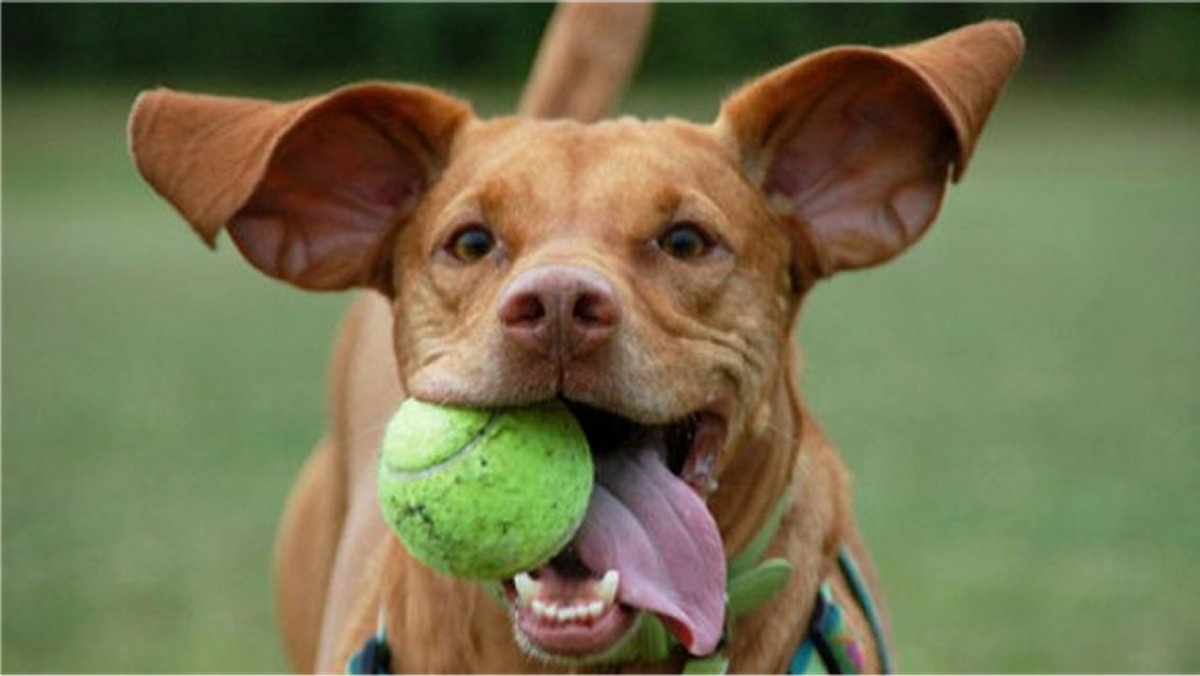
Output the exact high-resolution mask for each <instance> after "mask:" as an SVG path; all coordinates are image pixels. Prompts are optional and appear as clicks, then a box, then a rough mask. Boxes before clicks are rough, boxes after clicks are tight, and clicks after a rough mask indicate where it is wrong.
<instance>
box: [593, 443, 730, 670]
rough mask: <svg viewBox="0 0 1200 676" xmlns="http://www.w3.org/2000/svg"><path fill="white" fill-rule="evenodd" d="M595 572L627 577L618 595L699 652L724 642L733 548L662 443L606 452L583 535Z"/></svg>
mask: <svg viewBox="0 0 1200 676" xmlns="http://www.w3.org/2000/svg"><path fill="white" fill-rule="evenodd" d="M574 544H575V549H576V552H577V553H578V555H579V558H580V560H582V561H583V563H584V564H586V565H587V567H588V568H589V569H591V570H593V571H596V572H599V573H602V572H604V571H606V570H609V569H616V570H617V571H618V572H620V574H621V583H620V586H619V591H618V600H620V602H621V603H624V604H626V605H629V606H633V607H635V608H642V609H644V610H649V611H651V612H653V613H655V614H657V615H658V616H659V617H661V618H662V620H663V621H664V623H665V624H666V625H667V627H668V628H669V629H670V630H671V632H672V633H673V634H675V636H676V638H678V639H679V641H680V642H681V643H682V644H683V646H684V647H685V648H687V650H688V651H689V652H691V653H692V654H693V655H705V654H708V653H711V652H712V651H713V650H715V649H716V647H717V642H718V641H719V640H720V638H721V633H722V629H723V625H724V622H725V551H724V548H723V547H722V545H721V535H720V533H719V532H718V531H717V524H716V522H715V521H713V518H712V515H711V514H709V512H708V508H706V507H705V506H704V501H703V500H701V499H700V496H698V495H697V494H696V493H695V491H693V490H692V489H691V488H690V487H689V486H688V485H687V484H686V483H684V482H683V481H681V480H680V479H679V478H678V477H676V476H675V475H673V474H671V472H670V470H668V469H667V467H666V465H664V464H663V462H662V460H660V459H659V455H658V452H657V450H656V449H655V447H654V445H653V444H651V443H646V444H643V447H640V448H637V449H636V450H633V449H621V450H619V451H616V452H611V453H605V454H603V456H602V457H598V458H597V460H596V486H595V488H594V489H593V491H592V499H591V503H590V504H589V506H588V512H587V517H586V518H585V519H584V522H583V525H582V526H581V527H580V530H579V532H578V533H577V534H576V536H575V541H574Z"/></svg>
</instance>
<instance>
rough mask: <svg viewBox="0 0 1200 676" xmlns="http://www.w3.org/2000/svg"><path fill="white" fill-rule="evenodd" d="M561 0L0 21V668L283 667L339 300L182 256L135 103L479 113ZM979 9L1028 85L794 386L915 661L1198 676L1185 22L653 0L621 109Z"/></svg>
mask: <svg viewBox="0 0 1200 676" xmlns="http://www.w3.org/2000/svg"><path fill="white" fill-rule="evenodd" d="M550 10H551V8H550V7H549V6H546V5H521V6H509V5H375V4H348V5H327V4H305V5H225V4H222V5H203V6H198V5H86V4H85V5H13V4H7V3H6V4H4V5H3V8H2V10H0V11H2V23H3V212H2V215H3V428H2V434H3V485H2V491H3V543H2V544H3V548H2V551H3V554H2V556H3V618H2V619H3V624H2V634H3V642H2V646H0V647H2V650H3V653H2V660H3V661H2V663H0V667H2V668H3V670H5V671H10V672H11V671H20V672H47V671H49V672H56V671H72V672H95V671H101V672H174V671H208V672H228V671H237V672H255V671H281V670H285V669H286V665H285V664H284V661H283V658H282V656H281V651H280V648H279V644H278V641H277V638H276V632H275V627H274V616H273V612H274V611H273V605H272V604H273V601H272V593H271V577H270V557H271V550H272V546H273V544H272V543H273V538H274V528H275V525H276V522H277V519H278V516H279V512H280V509H281V506H282V503H283V500H284V498H285V495H286V492H287V490H288V487H289V485H290V482H291V480H292V478H293V476H294V473H295V472H296V470H297V469H298V467H299V464H300V463H301V461H302V460H303V458H304V457H305V455H306V453H307V452H308V450H309V448H310V447H311V445H312V443H313V441H314V440H315V439H316V438H317V436H318V435H319V434H320V432H321V429H322V424H323V418H324V397H325V392H324V377H325V371H326V357H327V353H328V348H329V341H330V338H331V337H332V335H333V333H334V330H335V326H336V323H337V321H338V317H339V315H340V313H341V311H342V309H343V308H344V306H345V304H346V302H347V300H348V296H346V295H312V294H304V293H299V292H296V291H293V290H290V289H288V288H286V287H284V286H283V285H281V284H278V283H275V282H272V281H270V280H267V279H266V278H263V277H261V276H259V275H258V274H256V273H255V272H253V271H251V270H250V268H249V266H247V265H245V264H243V263H242V262H241V261H240V259H239V258H238V257H237V255H236V253H235V252H233V250H232V249H233V247H231V246H229V245H228V244H227V243H225V242H222V246H221V247H220V250H219V251H218V253H217V254H212V253H210V252H208V251H206V250H205V249H204V247H203V246H201V245H200V243H199V241H198V240H197V239H196V237H195V236H193V235H192V234H191V233H190V232H189V231H188V229H187V228H186V226H185V225H184V224H183V223H182V222H181V221H180V219H179V218H178V217H177V216H176V215H175V214H174V213H173V212H172V211H171V210H170V209H169V208H168V207H167V206H166V205H165V204H164V203H162V202H160V201H159V200H157V199H156V198H155V197H154V195H153V194H152V193H151V191H150V190H149V188H147V187H146V186H145V185H143V184H142V183H141V181H140V180H139V179H138V177H137V176H136V173H135V171H134V170H133V168H132V166H131V164H130V162H129V159H128V157H127V155H126V150H125V140H124V136H123V135H124V118H125V115H126V113H127V110H128V107H129V104H130V103H131V101H132V99H133V97H134V96H135V95H136V93H137V91H139V90H140V89H142V88H146V87H151V86H156V85H160V84H166V85H170V86H173V87H176V88H181V89H192V90H207V91H214V92H220V93H227V94H240V95H253V96H262V97H288V96H296V95H302V94H308V93H314V92H319V91H322V90H325V89H329V88H331V87H333V86H336V85H338V84H341V83H344V82H347V81H353V80H360V79H368V78H384V79H396V80H412V81H421V82H425V83H429V84H436V85H439V86H444V87H447V88H449V89H451V90H452V91H454V92H456V93H458V94H460V95H463V96H466V97H469V98H471V99H473V100H474V101H475V102H476V105H477V108H478V109H479V110H481V111H483V112H484V113H489V114H495V113H502V112H504V111H506V110H508V109H510V108H511V107H512V105H513V103H514V101H515V100H516V95H517V92H518V90H519V87H520V81H521V80H522V78H523V76H524V73H525V70H526V68H527V65H528V62H529V60H530V59H531V57H532V55H533V52H534V50H535V48H536V44H537V40H538V36H539V35H540V32H541V29H542V26H543V24H544V22H545V20H546V18H547V17H548V16H549V13H550ZM985 17H1011V18H1016V19H1018V20H1019V21H1021V22H1022V24H1023V26H1024V28H1025V31H1026V36H1027V39H1028V45H1029V52H1028V57H1027V60H1026V63H1025V64H1024V66H1023V68H1022V71H1021V72H1020V73H1019V74H1018V77H1017V80H1016V83H1015V84H1014V85H1013V87H1012V88H1010V90H1009V92H1008V94H1007V95H1006V97H1005V98H1004V99H1003V100H1002V101H1001V104H1000V106H999V108H998V109H997V111H996V113H995V114H994V116H993V118H992V121H991V122H990V124H989V128H988V130H987V132H986V133H985V134H984V137H983V140H982V142H981V143H980V146H979V148H978V151H977V153H976V158H975V162H974V164H973V166H972V168H971V171H970V172H969V174H968V176H967V178H966V181H965V182H964V183H963V184H962V185H961V186H957V187H955V188H954V189H953V190H952V191H951V193H950V196H949V199H948V201H947V205H946V207H945V209H944V211H943V214H942V217H941V219H940V221H939V224H938V226H936V227H935V228H934V229H933V231H932V232H931V234H930V235H929V236H928V237H927V238H925V240H923V242H922V244H921V246H919V247H917V248H916V249H915V250H914V251H912V252H911V253H910V254H908V255H907V256H905V257H903V258H902V259H900V260H899V261H897V262H896V263H894V264H892V265H890V266H887V267H885V268H882V269H880V270H875V271H869V272H862V273H857V274H851V275H845V276H843V277H839V278H837V279H836V280H834V281H832V282H830V283H828V284H826V285H825V286H824V287H821V288H818V289H817V290H816V291H814V293H813V295H812V296H811V297H810V299H809V301H808V302H807V306H806V308H805V311H804V314H803V316H802V318H801V322H800V328H799V330H798V336H799V338H800V340H801V342H802V344H803V345H804V346H805V354H806V358H807V366H806V376H805V379H806V385H805V389H806V392H807V394H808V397H809V399H810V400H811V403H812V404H813V406H814V407H815V409H816V410H817V412H818V414H819V416H820V418H821V419H822V421H823V422H824V424H825V426H826V427H827V429H828V431H829V432H830V433H831V434H832V436H833V437H834V438H835V439H836V440H837V441H838V442H839V444H840V445H841V447H842V448H843V451H844V453H845V455H846V458H847V461H848V463H849V465H850V467H851V469H852V470H853V472H854V475H855V479H856V482H855V483H856V500H857V511H858V515H859V519H860V523H861V525H862V527H863V529H864V531H865V532H866V535H867V538H868V541H869V542H870V543H871V546H872V549H873V551H874V554H875V557H876V559H877V564H878V567H879V568H880V571H881V574H882V577H883V579H884V582H885V587H886V591H887V598H888V602H889V605H890V607H891V611H892V615H893V624H894V628H895V632H896V637H897V639H898V640H897V646H896V649H897V653H898V655H899V659H900V664H901V667H902V668H904V669H906V670H909V671H954V672H980V671H985V672H996V671H1003V672H1027V671H1039V672H1061V671H1086V672H1111V671H1119V672H1132V671H1154V672H1195V671H1200V641H1198V640H1197V630H1196V627H1197V626H1200V603H1198V602H1200V582H1197V577H1196V575H1195V571H1196V570H1197V564H1196V559H1197V557H1198V555H1200V518H1198V517H1200V509H1198V506H1200V500H1198V499H1197V497H1196V494H1197V489H1198V488H1200V338H1198V334H1200V302H1198V292H1200V216H1198V214H1200V115H1198V113H1200V105H1198V104H1200V47H1198V46H1197V45H1200V39H1198V38H1200V6H1197V5H1046V4H1025V5H1016V6H1006V5H999V6H997V5H983V4H974V5H951V4H937V5H853V6H841V5H802V6H797V5H786V4H774V5H755V6H745V5H742V6H735V5H703V6H693V5H669V6H664V7H662V8H661V9H660V11H659V13H658V14H657V16H656V22H655V27H654V30H653V34H652V37H651V43H650V47H649V49H648V51H647V54H646V61H645V66H644V69H643V74H642V77H641V78H640V79H639V80H638V81H637V82H636V83H635V85H634V87H633V89H632V91H631V93H630V96H629V97H628V98H627V100H626V102H625V104H624V106H623V110H625V111H627V112H632V113H635V114H641V115H660V114H666V113H671V114H679V115H683V116H685V117H692V118H694V119H700V120H704V119H709V118H710V117H711V116H712V114H713V112H714V111H715V109H716V102H717V101H718V100H719V98H720V96H721V95H723V94H724V93H726V92H728V91H729V89H730V88H731V87H732V86H734V85H735V84H736V83H738V82H740V81H742V80H744V79H746V78H748V77H750V76H751V75H753V74H755V73H756V72H759V71H762V70H764V69H766V68H769V67H772V66H774V65H777V64H780V63H783V62H785V61H788V60H790V59H792V58H793V57H795V56H797V55H799V54H802V53H805V52H808V51H811V50H814V49H817V48H820V47H824V46H828V45H830V44H836V43H842V42H860V43H896V42H903V41H907V40H912V39H916V38H921V37H925V36H928V35H932V34H934V33H936V32H939V31H941V30H944V29H948V28H951V27H954V26H957V25H959V24H962V23H966V22H969V21H973V20H976V19H980V18H985Z"/></svg>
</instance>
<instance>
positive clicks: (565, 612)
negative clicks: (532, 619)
mask: <svg viewBox="0 0 1200 676" xmlns="http://www.w3.org/2000/svg"><path fill="white" fill-rule="evenodd" d="M573 619H575V607H574V606H564V607H562V608H559V609H558V621H559V622H570V621H571V620H573Z"/></svg>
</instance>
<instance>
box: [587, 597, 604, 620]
mask: <svg viewBox="0 0 1200 676" xmlns="http://www.w3.org/2000/svg"><path fill="white" fill-rule="evenodd" d="M603 612H604V602H603V601H592V602H591V603H589V604H587V614H588V617H592V618H596V617H600V615H601V613H603Z"/></svg>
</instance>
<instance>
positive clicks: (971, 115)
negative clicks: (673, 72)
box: [131, 23, 1021, 657]
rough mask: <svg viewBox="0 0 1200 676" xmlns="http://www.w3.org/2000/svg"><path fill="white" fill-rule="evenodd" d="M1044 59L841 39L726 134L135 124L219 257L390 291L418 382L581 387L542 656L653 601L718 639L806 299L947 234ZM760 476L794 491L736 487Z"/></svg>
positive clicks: (750, 89) (532, 635)
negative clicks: (566, 531)
mask: <svg viewBox="0 0 1200 676" xmlns="http://www.w3.org/2000/svg"><path fill="white" fill-rule="evenodd" d="M1020 53H1021V38H1020V33H1019V31H1018V30H1017V29H1016V27H1015V26H1013V25H1011V24H1005V23H985V24H979V25H976V26H972V27H968V28H965V29H962V30H959V31H956V32H953V33H949V34H947V35H944V36H942V37H940V38H936V39H934V40H931V41H927V42H924V43H919V44H915V45H911V46H907V47H902V48H896V49H886V50H877V49H870V48H842V49H834V50H829V51H825V52H821V53H818V54H815V55H813V56H809V57H807V58H804V59H801V60H799V61H796V62H794V63H791V64H789V65H787V66H784V67H783V68H780V69H778V70H776V71H774V72H771V73H769V74H767V75H766V76H764V77H762V78H760V79H758V80H755V81H753V82H752V83H750V84H749V85H747V86H746V87H744V88H743V89H741V90H740V91H738V92H736V93H735V94H734V95H733V96H731V97H729V98H728V99H727V100H726V101H725V103H724V105H723V106H722V107H721V111H720V114H719V117H718V119H717V120H716V122H715V123H713V124H711V125H697V124H692V123H688V122H684V121H680V120H665V121H653V122H646V121H639V120H633V119H619V120H613V121H605V122H600V123H596V124H588V125H584V124H579V123H575V122H569V121H537V120H531V119H521V118H506V119H499V120H494V121H482V120H479V119H476V118H475V117H474V115H473V113H472V112H471V109H470V108H469V107H468V106H467V105H466V104H465V103H462V102H460V101H458V100H456V99H454V98H451V97H449V96H446V95H444V94H441V93H438V92H437V91H434V90H431V89H425V88H419V87H407V86H388V85H382V84H368V85H361V86H355V87H349V88H346V89H341V90H338V91H335V92H333V93H331V94H329V95H326V96H322V97H318V98H313V99H308V100H304V101H299V102H294V103H287V104H274V103H266V102H260V101H250V100H241V99H225V98H216V97H207V96H197V95H190V94H182V93H175V92H170V91H166V90H159V91H154V92H149V93H147V94H144V95H143V96H142V97H141V99H140V100H139V101H138V103H137V105H136V108H135V111H134V114H133V118H132V124H131V135H132V139H133V150H134V154H135V156H136V158H137V162H138V166H139V168H140V170H141V171H142V173H143V175H144V176H145V177H146V179H147V180H148V181H149V182H150V183H151V184H153V186H154V187H155V188H156V189H157V190H158V191H159V192H160V193H161V194H162V195H163V196H164V197H166V198H167V199H168V200H169V201H170V202H171V203H172V204H174V205H175V206H176V207H177V208H178V209H179V211H180V212H181V213H182V214H183V215H184V216H185V217H186V218H187V219H188V220H189V221H190V222H191V223H192V224H193V226H194V227H195V229H196V230H197V231H198V232H199V233H200V235H201V236H202V237H203V238H204V239H205V240H206V241H207V242H209V243H210V244H211V243H212V242H213V241H214V240H215V238H216V236H217V235H218V233H219V231H220V230H221V229H223V228H224V229H228V230H229V233H230V235H231V236H232V238H233V240H234V242H235V243H236V244H237V246H238V248H239V249H240V250H241V252H242V253H243V254H244V255H245V257H246V258H247V259H248V260H249V261H250V262H251V263H252V264H253V265H255V266H256V267H257V268H259V269H260V270H262V271H263V272H265V273H267V274H268V275H271V276H273V277H277V278H280V279H282V280H285V281H287V282H290V283H292V284H294V285H296V286H299V287H303V288H306V289H343V288H348V287H353V286H364V287H371V288H374V289H377V290H378V291H380V292H382V293H384V294H386V295H388V296H389V297H390V298H391V299H392V304H393V307H394V310H395V345H396V355H397V358H398V362H399V366H400V373H399V376H400V379H401V381H402V383H403V385H404V388H405V390H406V391H407V392H408V393H409V394H410V395H411V396H415V397H418V398H421V399H425V400H431V401H437V402H448V403H454V404H462V405H469V406H479V407H491V406H509V405H516V404H522V403H528V402H534V401H538V400H543V399H547V398H551V397H560V398H562V399H564V400H565V401H567V402H568V403H569V404H570V406H571V407H572V409H573V410H574V412H575V413H576V415H577V417H578V418H579V420H580V422H581V423H582V424H583V426H584V429H585V431H586V432H587V434H588V437H589V441H590V443H591V445H592V447H593V451H594V453H595V456H596V460H597V467H598V476H597V486H598V487H597V489H596V491H595V495H594V497H593V501H592V505H591V508H590V510H589V515H588V518H587V520H586V522H585V524H584V526H583V528H582V529H581V530H580V533H579V535H578V536H577V537H576V539H575V540H574V542H573V543H572V544H571V545H570V546H569V547H568V548H567V549H566V550H564V551H563V552H562V553H561V554H560V555H559V556H558V557H556V558H555V559H554V560H553V561H552V562H551V563H550V564H548V565H547V566H545V567H544V568H543V569H541V570H539V571H535V572H533V573H532V574H530V575H522V576H518V578H517V579H516V580H513V581H505V582H506V584H507V588H508V590H509V594H510V597H511V599H512V600H513V605H514V609H515V612H514V618H515V622H516V625H517V627H518V636H519V637H520V638H521V640H523V641H524V642H525V643H526V644H527V646H528V647H529V648H530V649H531V650H533V651H535V652H538V653H542V654H546V655H555V656H576V657H578V656H595V655H597V654H602V653H604V652H605V651H607V650H609V649H611V648H612V647H613V646H615V645H617V644H618V643H619V642H620V639H621V637H622V636H624V635H626V634H627V633H628V632H629V628H630V626H631V625H632V624H634V618H635V617H636V616H637V615H638V613H640V612H642V611H651V612H652V613H653V614H655V615H656V616H658V617H660V618H661V619H662V620H663V621H664V622H665V624H666V626H667V627H668V628H669V629H670V630H671V631H672V633H674V634H675V635H676V637H677V638H678V639H679V640H680V642H681V643H682V644H683V645H684V646H685V647H686V648H687V649H688V650H690V651H691V652H693V653H696V654H703V653H706V652H709V651H711V650H712V649H713V648H714V647H715V645H716V644H717V642H718V640H719V638H720V635H721V633H722V628H723V614H724V603H725V599H724V585H725V573H724V571H725V569H724V560H725V557H726V556H727V555H730V554H733V553H735V552H736V550H737V549H738V548H740V547H741V546H742V545H743V544H744V543H745V540H746V539H747V536H748V533H749V532H751V531H752V530H753V529H746V528H744V527H743V528H742V529H741V530H737V529H736V528H735V524H738V523H745V522H752V523H753V524H755V527H757V525H758V524H761V523H762V520H763V517H764V516H765V513H766V511H769V509H767V508H769V506H770V505H771V504H772V503H773V502H774V501H775V499H776V498H778V496H779V495H780V492H781V491H782V490H783V485H784V484H785V483H786V481H787V477H788V475H789V474H790V469H791V462H792V458H793V456H794V454H795V452H796V444H795V437H796V428H797V427H798V425H799V420H798V419H796V413H795V411H794V408H793V399H792V397H793V396H794V393H791V392H789V391H788V385H787V382H788V380H787V378H785V377H784V374H785V373H786V371H787V370H788V367H789V366H790V357H789V354H790V349H791V347H790V346H791V341H790V338H789V334H790V330H791V327H792V324H793V322H794V320H795V315H796V312H797V309H798V307H799V305H800V300H801V298H802V296H803V294H804V293H805V292H806V291H807V290H808V289H809V288H810V287H811V286H812V285H813V284H814V282H815V281H817V280H818V279H821V278H824V277H828V276H829V275H831V274H833V273H835V272H837V271H839V270H846V269H854V268H862V267H867V266H872V265H876V264H878V263H882V262H884V261H887V260H889V259H891V258H892V257H894V256H896V255H897V254H899V253H900V252H901V251H903V250H904V249H905V248H907V247H908V246H909V245H911V244H912V243H913V242H914V241H916V240H917V239H918V238H919V237H920V236H921V235H922V234H923V233H924V232H925V230H926V229H927V228H928V227H929V225H930V223H931V222H932V221H933V220H934V217H935V216H936V214H937V212H938V209H939V206H940V204H941V201H942V197H943V193H944V191H945V188H946V184H947V182H948V181H949V180H951V179H957V178H958V177H959V176H961V175H962V173H963V171H964V169H965V168H966V164H967V160H968V158H969V157H970V155H971V151H972V148H973V145H974V141H975V139H976V137H977V135H978V133H979V132H980V130H981V128H982V126H983V123H984V121H985V119H986V117H987V115H988V113H989V111H990V110H991V108H992V105H993V104H994V102H995V100H996V98H997V96H998V95H999V93H1000V91H1001V89H1002V88H1003V86H1004V83H1005V81H1006V80H1007V78H1008V76H1009V75H1010V74H1011V72H1012V70H1013V68H1014V66H1015V64H1016V62H1017V60H1018V59H1019V56H1020ZM767 472H769V473H771V475H766V474H763V475H762V476H756V473H767ZM756 483H757V484H759V485H761V486H764V487H774V490H773V491H772V490H765V491H761V492H762V493H764V495H763V496H762V497H760V498H755V499H747V498H745V497H744V496H736V495H734V496H731V495H729V493H730V492H731V491H733V490H735V489H736V490H738V491H742V492H748V491H747V488H746V487H747V486H751V485H754V484H756ZM730 486H732V487H734V488H729V487H730ZM706 505H707V507H706ZM735 530H736V531H737V532H736V533H735V532H734V531H735ZM609 571H616V574H613V573H611V572H609ZM614 580H615V585H614ZM614 586H615V589H614Z"/></svg>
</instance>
